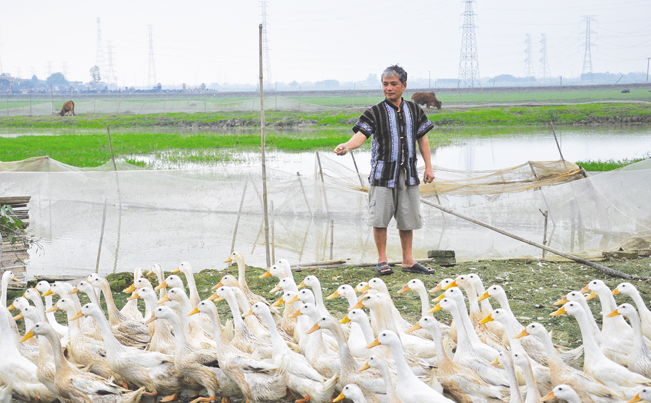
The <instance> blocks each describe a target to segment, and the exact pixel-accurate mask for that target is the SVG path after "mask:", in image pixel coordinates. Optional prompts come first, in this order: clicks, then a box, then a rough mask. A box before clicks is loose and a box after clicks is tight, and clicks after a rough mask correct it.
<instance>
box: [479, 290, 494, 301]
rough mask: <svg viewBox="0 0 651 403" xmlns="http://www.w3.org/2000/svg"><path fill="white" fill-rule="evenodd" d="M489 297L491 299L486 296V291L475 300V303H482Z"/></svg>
mask: <svg viewBox="0 0 651 403" xmlns="http://www.w3.org/2000/svg"><path fill="white" fill-rule="evenodd" d="M490 297H491V296H490V295H488V291H486V292H485V293H483V294H482V295H481V297H479V298H477V302H482V301H483V300H485V299H488V298H490Z"/></svg>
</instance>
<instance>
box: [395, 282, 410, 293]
mask: <svg viewBox="0 0 651 403" xmlns="http://www.w3.org/2000/svg"><path fill="white" fill-rule="evenodd" d="M407 291H411V288H409V284H407V285H406V286H404V287H402V288H401V289H400V291H398V294H402V293H403V292H407Z"/></svg>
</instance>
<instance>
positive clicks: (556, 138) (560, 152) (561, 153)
mask: <svg viewBox="0 0 651 403" xmlns="http://www.w3.org/2000/svg"><path fill="white" fill-rule="evenodd" d="M549 123H550V124H551V125H552V133H554V140H556V147H558V153H559V154H560V155H561V159H562V160H563V161H565V158H563V152H562V151H561V145H560V144H558V137H556V130H554V122H552V120H551V119H549Z"/></svg>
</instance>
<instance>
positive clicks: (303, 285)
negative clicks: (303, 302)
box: [297, 281, 305, 290]
mask: <svg viewBox="0 0 651 403" xmlns="http://www.w3.org/2000/svg"><path fill="white" fill-rule="evenodd" d="M303 287H305V281H301V284H299V285H298V287H297V288H298V289H299V290H300V289H301V288H303Z"/></svg>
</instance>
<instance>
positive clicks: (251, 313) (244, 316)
mask: <svg viewBox="0 0 651 403" xmlns="http://www.w3.org/2000/svg"><path fill="white" fill-rule="evenodd" d="M249 315H253V310H252V309H250V310H249V312H247V313H245V314H244V315H242V317H243V318H246V317H247V316H249Z"/></svg>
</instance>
